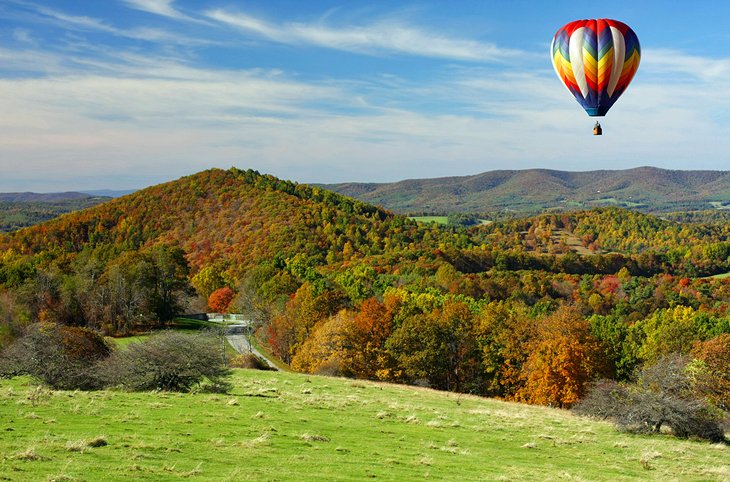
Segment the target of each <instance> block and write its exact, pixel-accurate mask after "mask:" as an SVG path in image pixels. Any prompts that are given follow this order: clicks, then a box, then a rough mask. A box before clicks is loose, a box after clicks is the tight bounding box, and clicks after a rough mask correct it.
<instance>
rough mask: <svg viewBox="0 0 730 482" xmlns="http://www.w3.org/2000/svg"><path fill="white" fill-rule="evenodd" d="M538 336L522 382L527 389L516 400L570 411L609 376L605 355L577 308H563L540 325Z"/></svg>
mask: <svg viewBox="0 0 730 482" xmlns="http://www.w3.org/2000/svg"><path fill="white" fill-rule="evenodd" d="M536 325H537V326H536V334H535V335H536V336H535V337H534V338H533V339H532V340H530V342H529V343H528V344H527V347H526V348H527V351H528V353H529V355H528V357H527V361H526V362H525V364H524V366H523V368H522V371H521V373H520V378H521V379H522V380H523V381H524V386H523V387H521V388H520V390H519V391H518V392H517V394H516V397H515V398H516V399H517V400H521V401H525V402H529V403H536V404H541V405H550V406H557V407H570V406H571V405H573V404H575V403H576V402H577V401H578V400H580V399H581V397H582V396H583V393H584V392H585V389H586V386H587V384H588V383H589V382H590V381H591V380H593V379H595V378H596V377H598V376H601V375H605V362H604V361H603V358H604V355H603V353H602V352H601V349H600V345H599V343H598V342H597V341H596V339H595V338H593V336H592V335H591V333H590V327H589V326H588V323H587V322H586V321H585V320H584V319H583V318H582V317H581V315H580V313H579V312H577V311H576V310H575V308H572V307H569V306H563V307H561V308H560V309H558V311H556V312H555V313H554V314H552V315H550V316H548V317H546V318H543V319H541V320H539V322H538V323H536Z"/></svg>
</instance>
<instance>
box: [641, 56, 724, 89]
mask: <svg viewBox="0 0 730 482" xmlns="http://www.w3.org/2000/svg"><path fill="white" fill-rule="evenodd" d="M641 69H642V71H647V72H648V73H650V74H661V75H666V74H677V73H679V74H683V75H684V78H683V79H682V80H687V79H693V80H700V81H703V82H713V81H719V80H722V81H725V80H726V79H727V78H728V76H729V75H730V58H727V57H725V58H710V57H703V56H697V55H689V54H687V53H684V52H681V51H678V50H671V49H652V50H644V51H643V52H642V56H641ZM642 73H643V72H642Z"/></svg>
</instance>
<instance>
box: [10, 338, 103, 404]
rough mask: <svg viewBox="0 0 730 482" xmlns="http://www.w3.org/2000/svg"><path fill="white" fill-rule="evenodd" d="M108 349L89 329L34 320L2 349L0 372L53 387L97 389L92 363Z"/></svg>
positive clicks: (99, 382)
mask: <svg viewBox="0 0 730 482" xmlns="http://www.w3.org/2000/svg"><path fill="white" fill-rule="evenodd" d="M111 352H112V350H111V348H110V347H109V345H108V344H107V343H106V341H105V340H104V338H103V337H102V336H101V335H100V334H99V333H97V332H95V331H93V330H89V329H87V328H79V327H70V326H62V325H53V324H35V325H31V326H30V327H29V328H28V330H27V332H26V333H25V335H23V336H22V337H21V338H19V339H18V340H16V341H15V342H13V343H12V344H11V345H10V346H8V347H7V348H6V349H5V350H4V351H3V352H2V354H1V355H0V367H1V368H0V375H2V376H15V375H30V376H31V377H33V378H35V379H37V380H39V381H41V382H43V383H45V384H46V385H48V386H50V387H51V388H54V389H62V390H76V389H79V390H92V389H97V388H101V381H100V380H99V379H98V378H97V377H96V376H95V374H94V366H95V364H96V363H97V362H99V361H100V360H103V359H105V358H107V357H109V356H110V354H111Z"/></svg>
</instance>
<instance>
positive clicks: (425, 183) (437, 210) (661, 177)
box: [321, 167, 730, 214]
mask: <svg viewBox="0 0 730 482" xmlns="http://www.w3.org/2000/svg"><path fill="white" fill-rule="evenodd" d="M321 186H322V187H324V188H326V189H330V190H333V191H335V192H338V193H340V194H344V195H346V196H350V197H353V198H355V199H359V200H361V201H363V202H367V203H371V204H375V205H379V206H382V207H384V208H386V209H390V210H393V211H395V212H398V213H412V214H416V213H423V214H426V213H429V214H449V213H463V212H470V213H480V212H494V211H515V212H518V213H536V212H540V211H545V210H575V209H583V208H592V207H599V206H619V207H625V208H630V209H637V210H640V211H642V212H649V213H661V212H671V211H694V210H707V209H729V208H730V171H681V170H666V169H659V168H655V167H638V168H634V169H625V170H600V171H585V172H569V171H556V170H550V169H527V170H500V171H488V172H484V173H481V174H475V175H471V176H459V177H442V178H433V179H409V180H404V181H399V182H393V183H357V182H350V183H341V184H323V185H321Z"/></svg>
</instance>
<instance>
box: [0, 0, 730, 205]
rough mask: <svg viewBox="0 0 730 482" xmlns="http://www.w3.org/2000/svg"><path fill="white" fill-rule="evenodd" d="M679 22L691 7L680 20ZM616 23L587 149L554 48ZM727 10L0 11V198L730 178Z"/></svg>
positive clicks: (187, 7) (367, 5) (561, 5)
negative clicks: (603, 173)
mask: <svg viewBox="0 0 730 482" xmlns="http://www.w3.org/2000/svg"><path fill="white" fill-rule="evenodd" d="M690 5H692V6H690ZM598 17H607V18H614V19H617V20H621V21H623V22H625V23H627V24H629V25H631V26H632V28H633V29H634V30H635V31H636V33H637V35H638V36H639V39H640V41H641V45H642V60H641V66H640V67H639V71H638V73H637V74H636V77H635V78H634V81H633V82H632V84H631V86H630V87H629V89H628V91H627V92H626V93H625V94H624V95H623V97H622V98H621V99H620V100H619V101H618V103H617V104H616V105H615V106H614V107H613V109H612V110H611V112H609V114H608V115H607V117H606V118H605V119H603V120H602V124H603V126H604V136H602V137H593V136H592V135H591V128H592V125H593V120H592V119H590V118H589V117H587V116H586V115H585V113H584V112H583V110H582V109H581V108H580V107H579V106H578V104H577V103H576V102H575V100H574V99H573V98H572V96H571V95H570V94H569V93H568V92H567V91H566V90H565V88H564V87H563V86H562V84H561V83H560V81H559V80H558V78H557V76H556V75H555V73H554V71H553V69H552V65H551V63H550V57H549V55H548V49H549V45H550V41H551V39H552V36H553V34H554V33H555V31H556V30H557V29H558V28H559V27H561V26H562V25H564V24H565V23H567V22H569V21H572V20H576V19H580V18H598ZM728 20H730V4H726V2H706V3H702V4H701V6H700V3H699V2H696V3H694V4H690V3H689V2H684V1H682V2H680V1H676V2H672V1H669V0H666V1H642V2H638V1H635V2H616V1H614V2H585V1H581V2H542V1H519V0H516V1H509V2H504V1H503V2H492V1H485V0H481V1H453V2H436V1H432V2H386V1H379V2H372V1H358V0H348V1H342V0H341V1H329V0H328V1H318V0H308V1H302V0H292V1H276V0H269V1H237V0H202V1H192V0H103V1H96V0H85V1H82V0H53V1H26V0H0V191H3V192H7V191H26V190H32V191H41V192H49V191H60V190H83V189H95V188H111V189H127V188H140V187H145V186H148V185H151V184H156V183H158V182H163V181H167V180H171V179H176V178H178V177H180V176H183V175H187V174H192V173H195V172H198V171H200V170H203V169H206V168H209V167H221V168H228V167H231V166H237V167H241V168H253V169H257V170H259V171H261V172H266V173H271V174H274V175H276V176H279V177H282V178H286V179H292V180H295V181H299V182H328V183H329V182H344V181H367V182H383V181H396V180H401V179H408V178H423V177H440V176H461V175H468V174H475V173H479V172H484V171H488V170H494V169H527V168H534V167H540V168H551V169H563V170H576V171H585V170H593V169H622V168H631V167H637V166H643V165H652V166H657V167H663V168H669V169H717V170H726V169H727V162H726V161H727V153H728V152H729V151H730V149H729V147H730V88H728V87H727V81H726V79H727V77H728V74H730V51H728V49H727V47H726V46H727V45H728V43H729V42H728V40H729V39H728V37H730V32H728V31H727V30H726V29H724V28H722V26H723V25H724V24H725V23H727V21H728Z"/></svg>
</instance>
